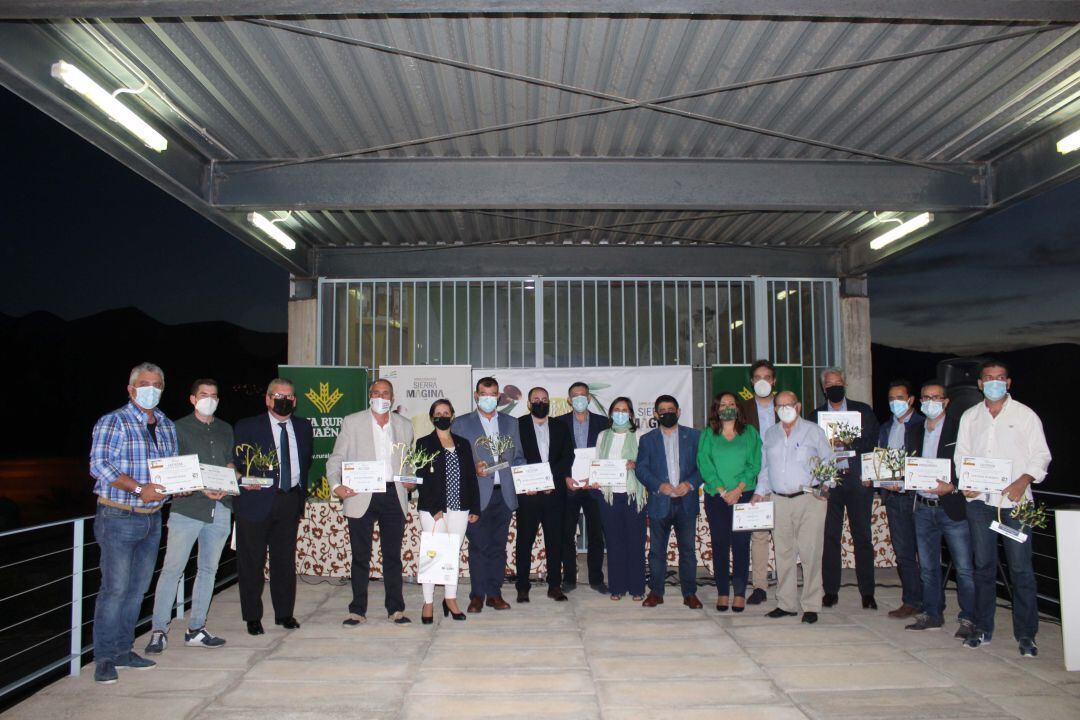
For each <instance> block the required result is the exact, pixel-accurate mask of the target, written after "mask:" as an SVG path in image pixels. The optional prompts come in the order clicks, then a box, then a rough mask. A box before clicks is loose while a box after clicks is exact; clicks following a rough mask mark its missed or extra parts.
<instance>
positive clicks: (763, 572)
mask: <svg viewBox="0 0 1080 720" xmlns="http://www.w3.org/2000/svg"><path fill="white" fill-rule="evenodd" d="M771 548H772V532H770V531H768V530H755V531H754V532H753V533H751V535H750V573H751V577H750V580H751V584H753V586H754V589H755V590H764V591H768V589H769V550H770V549H771Z"/></svg>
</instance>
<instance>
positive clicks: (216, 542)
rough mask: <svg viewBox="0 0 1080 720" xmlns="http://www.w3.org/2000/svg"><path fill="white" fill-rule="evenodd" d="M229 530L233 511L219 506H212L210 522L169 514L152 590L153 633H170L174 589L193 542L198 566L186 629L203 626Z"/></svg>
mask: <svg viewBox="0 0 1080 720" xmlns="http://www.w3.org/2000/svg"><path fill="white" fill-rule="evenodd" d="M231 529H232V511H231V510H229V508H227V507H225V506H224V505H222V504H221V503H218V504H217V505H215V507H214V519H213V521H212V522H208V523H206V522H202V521H201V520H195V519H194V518H189V517H188V516H187V515H181V514H180V513H175V512H174V513H172V514H171V515H170V516H169V534H168V537H167V538H166V545H165V563H164V565H162V567H161V574H160V575H158V581H157V587H156V589H155V590H154V624H153V629H154V630H160V631H161V632H164V633H167V632H169V621H170V620H171V619H172V610H173V606H174V605H175V604H176V589H177V585H178V584H179V582H180V578H181V577H182V576H183V574H184V568H185V567H187V562H188V557H190V556H191V548H192V547H193V546H194V545H195V541H196V540H198V541H199V565H198V570H197V571H196V573H195V586H194V587H193V588H192V589H191V619H190V620H189V621H188V629H189V630H198V629H199V628H201V627H203V626H204V625H206V613H207V612H209V610H210V598H212V597H213V596H214V579H215V578H216V577H217V568H218V561H220V560H221V550H222V548H224V547H225V541H226V540H228V539H229V531H230V530H231Z"/></svg>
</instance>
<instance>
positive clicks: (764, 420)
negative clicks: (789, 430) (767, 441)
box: [754, 398, 776, 435]
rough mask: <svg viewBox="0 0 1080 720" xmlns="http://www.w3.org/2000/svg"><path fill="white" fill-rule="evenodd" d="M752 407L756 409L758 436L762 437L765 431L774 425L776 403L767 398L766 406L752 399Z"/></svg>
mask: <svg viewBox="0 0 1080 720" xmlns="http://www.w3.org/2000/svg"><path fill="white" fill-rule="evenodd" d="M754 407H755V408H757V421H758V434H760V435H764V434H765V431H766V430H768V429H769V428H771V427H772V426H773V425H775V424H776V403H775V402H774V401H773V398H769V404H768V405H762V404H761V403H759V402H758V401H757V398H754Z"/></svg>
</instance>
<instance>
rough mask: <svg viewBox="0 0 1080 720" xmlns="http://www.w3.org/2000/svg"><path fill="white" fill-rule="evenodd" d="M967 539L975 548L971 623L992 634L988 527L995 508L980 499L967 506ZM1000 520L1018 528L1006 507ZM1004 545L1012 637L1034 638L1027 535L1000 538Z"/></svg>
mask: <svg viewBox="0 0 1080 720" xmlns="http://www.w3.org/2000/svg"><path fill="white" fill-rule="evenodd" d="M967 516H968V525H969V526H970V527H971V542H972V545H973V547H974V550H975V627H976V629H978V630H980V631H981V632H983V633H985V634H986V636H987V637H991V636H993V634H994V611H995V610H996V609H997V567H998V566H997V562H998V538H999V537H1000V536H999V535H998V534H997V533H996V532H994V531H993V530H991V529H990V523H991V522H992V521H994V520H997V508H996V507H993V506H990V505H987V504H986V503H984V502H983V501H982V500H973V501H971V502H969V503H968V506H967ZM1001 520H1002V522H1003V523H1005V524H1006V525H1008V526H1009V527H1013V528H1019V527H1020V523H1018V522H1017V521H1016V520H1014V519H1013V518H1012V516H1011V515H1010V514H1009V510H1002V511H1001ZM1001 542H1002V543H1003V544H1004V545H1005V561H1006V563H1007V564H1008V566H1009V580H1010V581H1011V582H1012V595H1013V598H1012V606H1013V607H1012V615H1013V637H1015V638H1016V639H1017V640H1018V641H1019V640H1023V639H1030V640H1034V639H1035V633H1037V632H1038V631H1039V605H1038V598H1037V597H1036V592H1037V590H1036V586H1035V571H1034V569H1032V567H1031V538H1030V537H1029V538H1028V541H1027V542H1024V543H1018V542H1016V541H1014V540H1009V539H1008V538H1002V539H1001Z"/></svg>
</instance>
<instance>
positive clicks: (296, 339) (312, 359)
mask: <svg viewBox="0 0 1080 720" xmlns="http://www.w3.org/2000/svg"><path fill="white" fill-rule="evenodd" d="M289 285H290V291H289V364H290V365H315V364H317V363H318V357H319V354H318V348H317V343H318V338H319V329H318V323H319V307H318V302H319V301H318V298H316V297H315V292H314V290H315V283H314V282H312V281H311V280H309V279H300V278H295V277H294V278H291V279H290V282H289Z"/></svg>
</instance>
